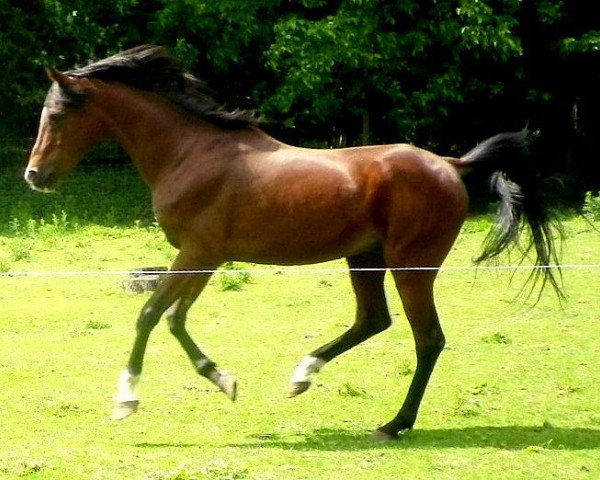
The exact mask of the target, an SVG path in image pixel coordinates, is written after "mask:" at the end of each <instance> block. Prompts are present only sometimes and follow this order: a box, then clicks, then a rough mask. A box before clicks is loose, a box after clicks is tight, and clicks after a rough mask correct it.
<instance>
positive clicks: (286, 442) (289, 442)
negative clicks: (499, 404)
mask: <svg viewBox="0 0 600 480" xmlns="http://www.w3.org/2000/svg"><path fill="white" fill-rule="evenodd" d="M251 438H252V440H251V441H248V442H246V443H238V444H229V445H228V446H229V447H236V448H282V449H286V450H289V449H295V450H332V451H335V450H367V449H395V448H400V449H430V448H498V449H502V450H523V449H533V450H538V449H549V450H550V449H564V450H583V449H600V430H599V429H592V428H554V427H534V426H530V427H523V426H504V427H468V428H449V429H434V430H414V431H411V432H408V433H406V434H404V435H402V436H401V437H400V439H398V440H397V441H393V442H388V443H377V442H374V441H372V440H371V439H370V437H369V434H368V433H367V432H359V431H355V430H335V429H318V430H314V431H312V432H309V433H306V434H304V435H303V434H298V435H296V436H294V437H287V436H278V435H276V434H273V435H269V434H260V435H253V436H252V437H251Z"/></svg>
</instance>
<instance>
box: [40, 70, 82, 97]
mask: <svg viewBox="0 0 600 480" xmlns="http://www.w3.org/2000/svg"><path fill="white" fill-rule="evenodd" d="M46 74H47V75H48V78H49V79H50V81H52V82H56V83H58V84H59V85H60V86H61V88H64V89H65V90H72V91H76V90H79V88H78V83H77V80H76V79H75V78H73V77H70V76H69V75H67V74H66V73H62V72H60V71H58V70H57V69H56V68H54V67H46Z"/></svg>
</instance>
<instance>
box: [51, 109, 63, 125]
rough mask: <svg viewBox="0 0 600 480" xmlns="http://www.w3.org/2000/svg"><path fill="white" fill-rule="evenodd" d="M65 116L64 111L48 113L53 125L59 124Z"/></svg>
mask: <svg viewBox="0 0 600 480" xmlns="http://www.w3.org/2000/svg"><path fill="white" fill-rule="evenodd" d="M64 118H65V116H64V114H63V113H62V112H50V113H49V114H48V121H49V122H50V124H51V125H52V126H57V125H58V124H60V122H61V121H62V120H64Z"/></svg>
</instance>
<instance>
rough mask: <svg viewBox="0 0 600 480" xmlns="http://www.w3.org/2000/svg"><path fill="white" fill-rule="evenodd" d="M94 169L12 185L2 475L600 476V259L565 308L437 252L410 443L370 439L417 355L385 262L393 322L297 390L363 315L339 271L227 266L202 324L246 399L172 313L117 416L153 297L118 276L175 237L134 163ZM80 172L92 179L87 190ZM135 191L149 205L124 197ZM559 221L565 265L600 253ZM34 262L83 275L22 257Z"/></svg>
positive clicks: (6, 238)
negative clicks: (125, 415)
mask: <svg viewBox="0 0 600 480" xmlns="http://www.w3.org/2000/svg"><path fill="white" fill-rule="evenodd" d="M95 173H96V174H97V177H96V179H98V178H99V179H100V180H101V182H100V186H97V185H96V186H94V187H92V186H90V185H88V186H87V187H86V186H85V185H83V186H81V185H80V184H79V183H78V182H80V183H83V182H82V179H84V178H86V177H85V175H87V173H85V171H83V172H82V173H81V174H80V175H81V176H79V177H77V176H76V175H77V174H75V176H74V180H70V182H72V183H69V184H68V185H65V188H64V189H63V191H64V192H65V193H61V194H57V195H54V196H42V195H40V194H33V193H31V194H30V193H29V192H26V191H25V190H20V189H21V188H22V187H21V186H12V183H11V187H10V188H13V189H14V190H10V188H8V187H7V188H5V189H4V191H3V194H2V195H3V196H1V198H0V199H1V201H2V205H3V206H6V208H5V209H4V210H3V212H2V213H0V215H4V216H5V217H4V218H5V221H4V222H3V224H2V227H1V230H0V272H3V275H2V276H0V302H1V305H2V310H1V312H2V321H1V322H0V404H1V405H2V415H1V416H0V432H2V433H1V441H0V478H35V479H98V480H100V479H107V480H108V479H111V480H112V479H117V478H118V479H121V478H122V479H171V480H173V479H180V480H184V479H192V478H198V479H334V478H344V477H345V478H352V479H387V478H406V479H430V478H436V479H459V478H460V479H477V478H486V479H487V478H499V479H515V478H523V479H547V478H560V479H562V478H569V479H594V478H599V477H600V387H599V386H598V385H599V383H598V381H599V379H600V373H599V372H600V357H599V356H598V345H599V340H600V335H599V334H598V332H599V331H600V330H599V320H600V319H599V311H600V308H599V306H600V290H599V289H598V284H599V282H598V280H599V279H600V271H599V270H598V269H595V268H577V269H576V268H569V269H565V271H564V283H565V287H566V289H567V293H568V295H569V300H568V302H567V303H565V304H564V305H563V306H562V307H561V306H560V305H559V304H558V302H557V301H556V299H555V298H554V297H553V296H552V295H551V292H550V291H548V292H547V294H546V295H545V296H544V297H543V299H542V300H541V302H539V303H538V304H537V305H536V306H532V305H531V303H532V302H531V301H529V302H523V301H521V300H515V295H516V294H517V292H518V291H519V287H520V286H521V285H522V283H523V281H524V279H525V278H526V276H527V273H526V272H517V273H516V274H515V277H514V278H513V281H512V283H511V282H510V277H511V272H507V271H499V272H496V271H487V270H481V269H480V270H478V271H475V270H460V269H449V270H446V271H443V272H442V273H441V274H440V277H439V280H438V282H437V303H438V307H439V310H440V316H441V317H442V323H443V326H444V329H445V332H446V336H447V340H448V346H447V348H446V350H445V351H444V352H443V353H442V356H441V358H440V362H439V364H438V367H437V368H436V370H435V372H434V375H433V378H432V382H431V384H430V387H429V389H428V391H427V394H426V396H425V400H424V403H423V407H422V409H421V412H420V417H419V419H418V421H417V424H416V428H415V430H414V431H412V432H409V433H408V434H406V435H405V436H404V437H403V438H402V439H401V440H399V441H398V442H394V443H391V444H376V443H373V442H371V441H370V440H369V438H368V436H369V433H370V432H371V431H372V430H373V429H374V428H375V427H377V426H378V425H380V424H381V423H384V422H385V421H387V420H389V419H390V418H391V417H392V416H393V414H394V413H395V411H396V410H397V409H398V407H399V405H400V403H401V401H402V399H403V397H404V395H405V392H406V389H407V387H408V384H409V381H410V377H411V374H412V371H413V369H414V366H415V361H414V350H413V345H412V339H411V336H410V332H409V329H408V326H407V324H406V321H405V319H404V317H403V314H402V311H401V308H400V305H399V301H398V299H397V295H396V294H395V292H394V290H393V288H392V285H391V282H389V281H388V285H387V286H388V299H389V304H390V309H391V311H392V314H393V317H394V319H395V322H394V325H393V326H392V327H391V328H390V329H389V330H388V331H386V332H384V333H383V334H381V335H379V336H378V337H376V338H374V339H372V340H370V341H369V342H367V343H365V344H364V345H362V346H359V347H357V348H356V349H354V350H352V351H351V352H349V353H348V354H345V355H344V356H342V357H340V358H338V359H336V360H335V361H333V362H332V363H331V364H329V365H327V366H326V367H325V368H324V370H323V371H322V373H321V374H319V376H318V379H317V381H316V384H315V385H314V386H313V388H312V389H311V390H309V391H308V392H307V393H306V394H304V395H302V396H300V397H298V398H296V399H288V398H286V395H285V393H286V389H287V383H288V379H289V376H290V374H291V373H292V370H293V367H294V365H295V364H296V362H297V361H298V360H299V359H300V358H301V357H302V356H303V355H304V354H306V353H308V352H309V351H310V350H312V349H313V348H314V347H316V346H319V345H320V344H322V343H324V342H326V341H329V340H330V339H332V338H333V337H334V336H336V335H338V334H339V333H341V332H342V331H343V330H344V329H345V328H347V327H348V326H349V324H350V323H351V321H352V318H353V309H354V303H353V298H352V294H351V291H350V288H349V282H348V279H347V275H346V274H345V273H343V272H342V271H341V270H340V271H333V272H330V273H314V272H311V271H308V270H305V271H304V272H302V271H296V272H293V273H292V272H282V271H281V269H278V268H277V267H270V268H268V269H267V270H266V271H261V272H255V273H253V274H252V275H251V278H246V277H243V276H237V277H236V276H235V275H236V274H235V272H233V273H232V276H230V277H227V278H228V280H227V281H225V280H224V278H225V277H222V276H220V275H217V276H215V277H214V279H213V280H212V282H211V285H210V286H209V288H208V289H207V290H206V292H205V293H204V294H203V296H202V297H201V299H200V300H199V301H198V302H197V304H196V305H195V306H194V307H193V308H192V310H191V312H190V321H189V325H190V330H191V332H192V334H193V336H194V337H195V338H196V339H197V340H198V341H199V342H200V343H201V344H202V345H203V347H204V348H205V350H206V351H207V353H208V354H209V355H210V356H211V357H212V358H213V359H215V360H216V361H218V363H219V365H220V367H222V368H226V369H228V370H231V371H233V372H234V373H235V374H236V376H237V378H238V379H239V381H240V392H239V399H238V401H237V402H236V403H231V402H229V401H228V400H227V399H226V398H225V397H224V396H223V395H222V394H220V393H219V392H217V391H215V389H214V388H212V387H211V386H210V385H209V384H208V383H207V382H206V381H204V380H203V379H201V378H199V377H197V376H196V375H195V374H194V372H193V370H192V368H191V366H190V365H188V362H187V360H186V358H185V357H184V354H183V352H182V351H180V349H179V347H178V346H177V345H176V342H175V341H174V340H173V339H172V338H171V337H170V335H169V333H168V331H167V329H166V327H165V326H164V324H161V325H159V327H158V328H157V329H156V331H155V332H154V334H153V336H152V338H151V341H150V346H149V350H148V355H147V361H146V364H145V371H144V375H143V378H142V383H141V384H140V388H139V393H140V395H141V398H142V403H141V406H140V411H139V412H138V413H137V414H136V415H134V416H133V417H131V418H129V419H126V420H125V421H122V422H114V421H112V420H110V418H109V417H110V414H111V409H112V397H113V395H114V394H115V393H116V382H117V378H118V374H119V372H120V371H121V369H122V368H123V367H124V364H125V361H126V358H127V354H128V351H129V348H130V347H131V342H132V340H133V333H134V322H135V317H136V315H137V313H138V311H139V309H140V307H141V306H142V304H143V302H144V300H145V298H147V294H132V293H127V292H125V291H123V289H122V288H121V283H122V281H123V280H125V279H126V276H125V275H124V274H118V273H115V272H123V271H127V270H130V269H133V268H137V267H143V266H155V265H167V264H168V262H169V261H170V259H171V258H172V257H173V255H174V251H173V250H172V249H171V248H170V247H169V246H168V245H167V244H166V242H165V241H164V239H163V237H162V234H161V232H160V231H159V230H158V228H156V227H155V226H154V225H153V224H152V219H151V217H149V216H148V214H147V213H146V211H147V210H146V209H147V196H146V195H145V193H144V190H143V187H142V186H140V185H139V184H138V183H137V182H136V180H135V179H134V177H130V176H128V175H122V176H120V180H119V182H112V181H110V180H109V178H108V177H106V178H105V177H103V176H102V175H104V174H103V173H102V172H101V171H98V172H95ZM15 185H18V184H17V183H16V182H15ZM77 188H80V189H81V190H80V191H81V192H86V195H87V196H86V197H85V198H86V201H85V208H82V207H81V205H79V204H78V201H79V202H80V200H78V199H80V198H81V197H80V195H82V194H81V193H78V192H79V190H77ZM118 188H124V189H125V190H126V191H127V195H125V196H124V198H125V199H124V200H123V198H120V199H119V200H118V201H117V200H116V199H114V200H113V199H111V194H112V192H113V190H116V189H118ZM103 202H104V203H103ZM123 202H125V203H126V204H127V206H128V207H129V208H130V210H131V211H133V212H140V213H139V215H137V214H131V215H128V214H127V208H126V207H125V206H124V203H123ZM111 205H112V207H113V208H112V210H111V208H110V207H111ZM39 212H42V215H41V216H40V214H39ZM32 218H38V220H32ZM40 218H42V219H43V221H42V220H40ZM135 219H137V220H138V221H135ZM488 223H489V222H488V220H486V219H485V218H478V219H474V220H471V221H469V222H468V223H467V224H466V225H465V228H464V231H463V233H462V235H461V237H460V238H459V240H458V242H457V243H456V245H455V248H454V249H453V251H452V253H451V255H450V258H449V259H448V261H447V263H446V265H447V266H450V267H458V266H463V265H469V264H470V261H471V258H472V257H474V256H475V254H476V253H477V252H478V251H479V245H480V243H481V240H482V239H483V236H484V233H485V229H486V228H487V226H488ZM599 226H600V224H599V223H598V222H597V223H596V227H599ZM566 231H567V237H568V238H567V240H566V243H565V251H564V254H563V262H564V263H565V264H572V265H574V264H578V265H598V264H600V234H598V232H597V231H594V230H593V229H592V228H591V227H590V225H589V224H587V223H586V222H585V221H583V220H582V219H580V218H578V217H572V218H570V219H568V220H567V221H566ZM326 266H327V267H331V268H334V269H335V268H338V267H340V268H343V266H344V264H343V262H332V263H330V264H327V265H326ZM25 271H29V272H37V273H39V272H66V271H69V272H76V271H77V272H89V274H85V275H77V276H75V275H54V274H50V273H46V274H34V275H31V276H17V275H14V273H16V272H25ZM11 273H12V274H13V275H10V274H11ZM232 284H234V285H235V286H237V287H239V289H238V290H239V291H238V290H235V289H230V288H229V287H230V286H231V285H232Z"/></svg>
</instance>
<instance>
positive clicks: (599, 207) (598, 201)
mask: <svg viewBox="0 0 600 480" xmlns="http://www.w3.org/2000/svg"><path fill="white" fill-rule="evenodd" d="M583 214H584V215H585V216H586V217H587V218H588V219H589V220H600V194H599V192H596V193H595V194H592V192H586V194H585V201H584V203H583Z"/></svg>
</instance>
